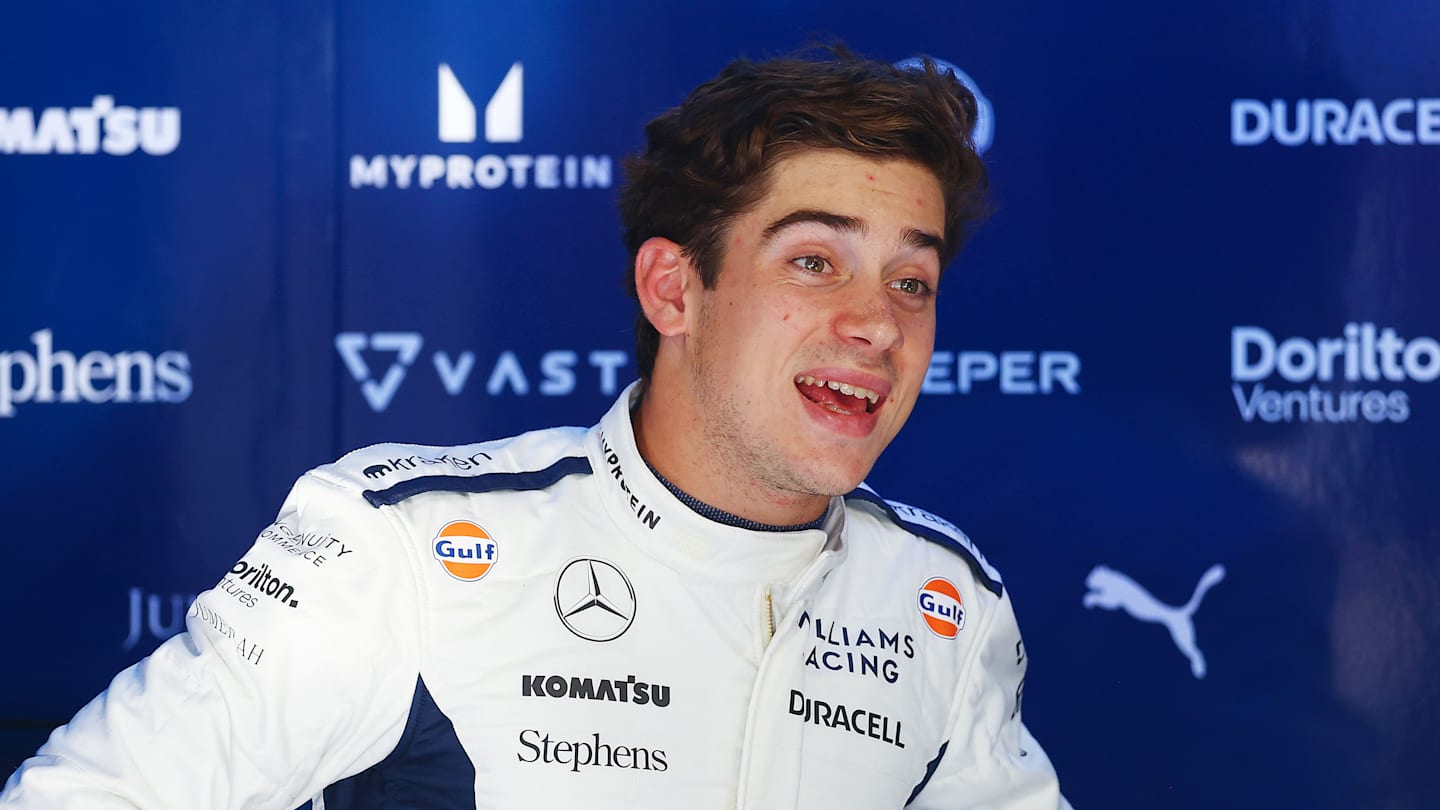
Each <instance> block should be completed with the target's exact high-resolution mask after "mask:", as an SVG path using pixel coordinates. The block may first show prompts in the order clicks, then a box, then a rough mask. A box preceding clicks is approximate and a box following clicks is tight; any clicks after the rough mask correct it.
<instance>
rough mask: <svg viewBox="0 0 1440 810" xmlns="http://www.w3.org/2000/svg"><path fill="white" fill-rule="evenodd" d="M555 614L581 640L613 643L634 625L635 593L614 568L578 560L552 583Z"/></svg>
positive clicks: (607, 564)
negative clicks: (553, 585) (553, 584)
mask: <svg viewBox="0 0 1440 810" xmlns="http://www.w3.org/2000/svg"><path fill="white" fill-rule="evenodd" d="M555 613H556V614H557V615H559V616H560V621H561V622H562V623H564V625H565V627H566V628H567V629H569V631H570V632H572V633H574V634H575V635H577V636H579V637H580V638H583V639H586V640H587V641H613V640H615V639H617V638H619V637H620V636H622V635H624V633H625V631H626V630H629V629H630V623H631V622H633V621H635V589H634V588H633V587H631V585H630V580H629V579H627V578H626V576H625V572H623V571H621V570H620V569H619V568H616V567H615V566H614V565H611V564H610V563H608V562H606V561H604V560H597V559H593V558H591V557H580V558H578V559H574V560H571V561H570V562H568V563H566V564H565V567H564V568H563V569H561V570H560V576H559V577H558V578H556V580H555Z"/></svg>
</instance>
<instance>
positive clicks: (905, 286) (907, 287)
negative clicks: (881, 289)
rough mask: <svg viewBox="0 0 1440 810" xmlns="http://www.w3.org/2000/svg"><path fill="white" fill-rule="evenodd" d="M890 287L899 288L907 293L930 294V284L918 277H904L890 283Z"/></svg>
mask: <svg viewBox="0 0 1440 810" xmlns="http://www.w3.org/2000/svg"><path fill="white" fill-rule="evenodd" d="M890 287H891V288H892V289H895V290H899V291H900V292H902V293H905V294H906V295H929V294H930V285H929V284H926V283H925V282H923V281H921V280H920V279H918V278H902V279H899V280H897V281H894V282H892V283H891V284H890Z"/></svg>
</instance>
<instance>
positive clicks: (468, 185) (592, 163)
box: [350, 62, 614, 190]
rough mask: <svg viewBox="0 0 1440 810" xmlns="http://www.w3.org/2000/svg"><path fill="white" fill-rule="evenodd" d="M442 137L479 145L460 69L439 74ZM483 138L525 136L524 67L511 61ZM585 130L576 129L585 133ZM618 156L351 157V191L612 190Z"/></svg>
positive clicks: (510, 140)
mask: <svg viewBox="0 0 1440 810" xmlns="http://www.w3.org/2000/svg"><path fill="white" fill-rule="evenodd" d="M436 77H437V78H436V96H435V98H436V108H437V112H438V116H437V120H438V126H437V138H438V140H439V141H440V142H441V143H446V144H468V143H474V142H476V141H477V140H478V138H477V128H476V127H477V114H476V108H475V102H474V101H473V100H472V98H471V95H470V93H469V92H468V91H467V90H466V87H465V84H464V83H462V81H461V79H460V77H459V76H458V75H457V74H456V72H455V70H454V69H453V68H452V67H451V66H450V65H449V64H446V63H443V62H442V63H441V64H440V66H439V68H438V69H437V71H436ZM484 120H485V127H484V134H485V142H486V143H488V144H516V143H520V142H521V141H522V140H523V139H524V135H525V68H524V65H523V64H522V63H520V62H515V63H513V64H511V65H510V67H509V69H508V70H507V71H506V72H505V75H504V77H503V78H501V79H500V81H499V83H498V84H497V85H495V90H494V92H493V93H492V94H491V95H490V99H489V101H488V102H487V103H486V105H485V119H484ZM582 129H583V128H579V129H577V131H581V130H582ZM613 166H614V161H612V160H611V158H610V156H609V155H594V154H526V153H511V152H506V153H500V152H491V153H484V154H469V153H451V154H448V155H440V154H376V155H352V156H351V157H350V187H351V188H389V187H391V186H393V187H394V188H397V189H410V188H420V189H432V188H446V189H481V190H496V189H501V188H510V189H542V190H554V189H607V188H610V187H611V185H612V184H613V180H614V178H613V174H614V171H613Z"/></svg>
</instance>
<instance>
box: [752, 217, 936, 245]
mask: <svg viewBox="0 0 1440 810" xmlns="http://www.w3.org/2000/svg"><path fill="white" fill-rule="evenodd" d="M809 222H813V223H816V224H818V225H824V226H825V227H827V228H830V229H832V230H836V231H846V232H851V233H858V234H860V235H861V236H865V235H867V233H868V231H869V229H868V228H866V227H865V221H864V220H862V219H860V218H859V217H852V216H847V215H845V214H836V213H834V212H831V211H821V210H818V209H814V208H802V209H801V210H799V211H792V212H790V213H788V214H786V215H785V216H783V217H781V218H779V219H777V220H775V221H774V222H772V223H770V224H769V225H768V226H766V228H765V231H764V232H763V233H762V234H761V235H760V243H761V244H762V245H763V244H766V243H768V242H770V241H771V240H773V239H774V238H775V237H776V236H778V235H779V234H780V232H781V231H783V230H785V229H786V228H789V227H792V226H794V225H800V224H804V223H809ZM900 241H901V242H902V243H903V244H905V245H908V246H910V247H913V248H915V249H917V250H924V249H926V248H929V249H931V250H934V251H935V252H936V253H937V254H940V255H942V256H943V255H944V254H945V240H944V239H942V238H940V237H939V236H938V235H936V234H933V233H930V232H929V231H922V230H920V229H918V228H906V229H905V234H904V236H902V237H901V240H900Z"/></svg>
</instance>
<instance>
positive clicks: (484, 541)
mask: <svg viewBox="0 0 1440 810" xmlns="http://www.w3.org/2000/svg"><path fill="white" fill-rule="evenodd" d="M431 551H432V553H433V554H434V555H435V559H436V560H439V562H440V565H441V566H442V567H444V569H445V573H447V574H449V575H450V576H452V577H454V578H456V579H458V580H460V581H461V582H475V581H477V580H479V579H480V578H481V577H483V576H485V575H486V574H488V573H490V569H491V568H494V567H495V564H496V563H498V562H500V546H499V545H497V544H496V542H495V539H494V538H493V537H491V536H490V533H489V532H487V531H485V530H484V529H482V528H480V526H479V524H476V523H471V522H470V521H468V520H454V521H451V522H449V523H446V524H445V525H444V526H443V527H441V529H440V531H439V533H438V534H436V535H435V542H434V543H433V544H432V545H431Z"/></svg>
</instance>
